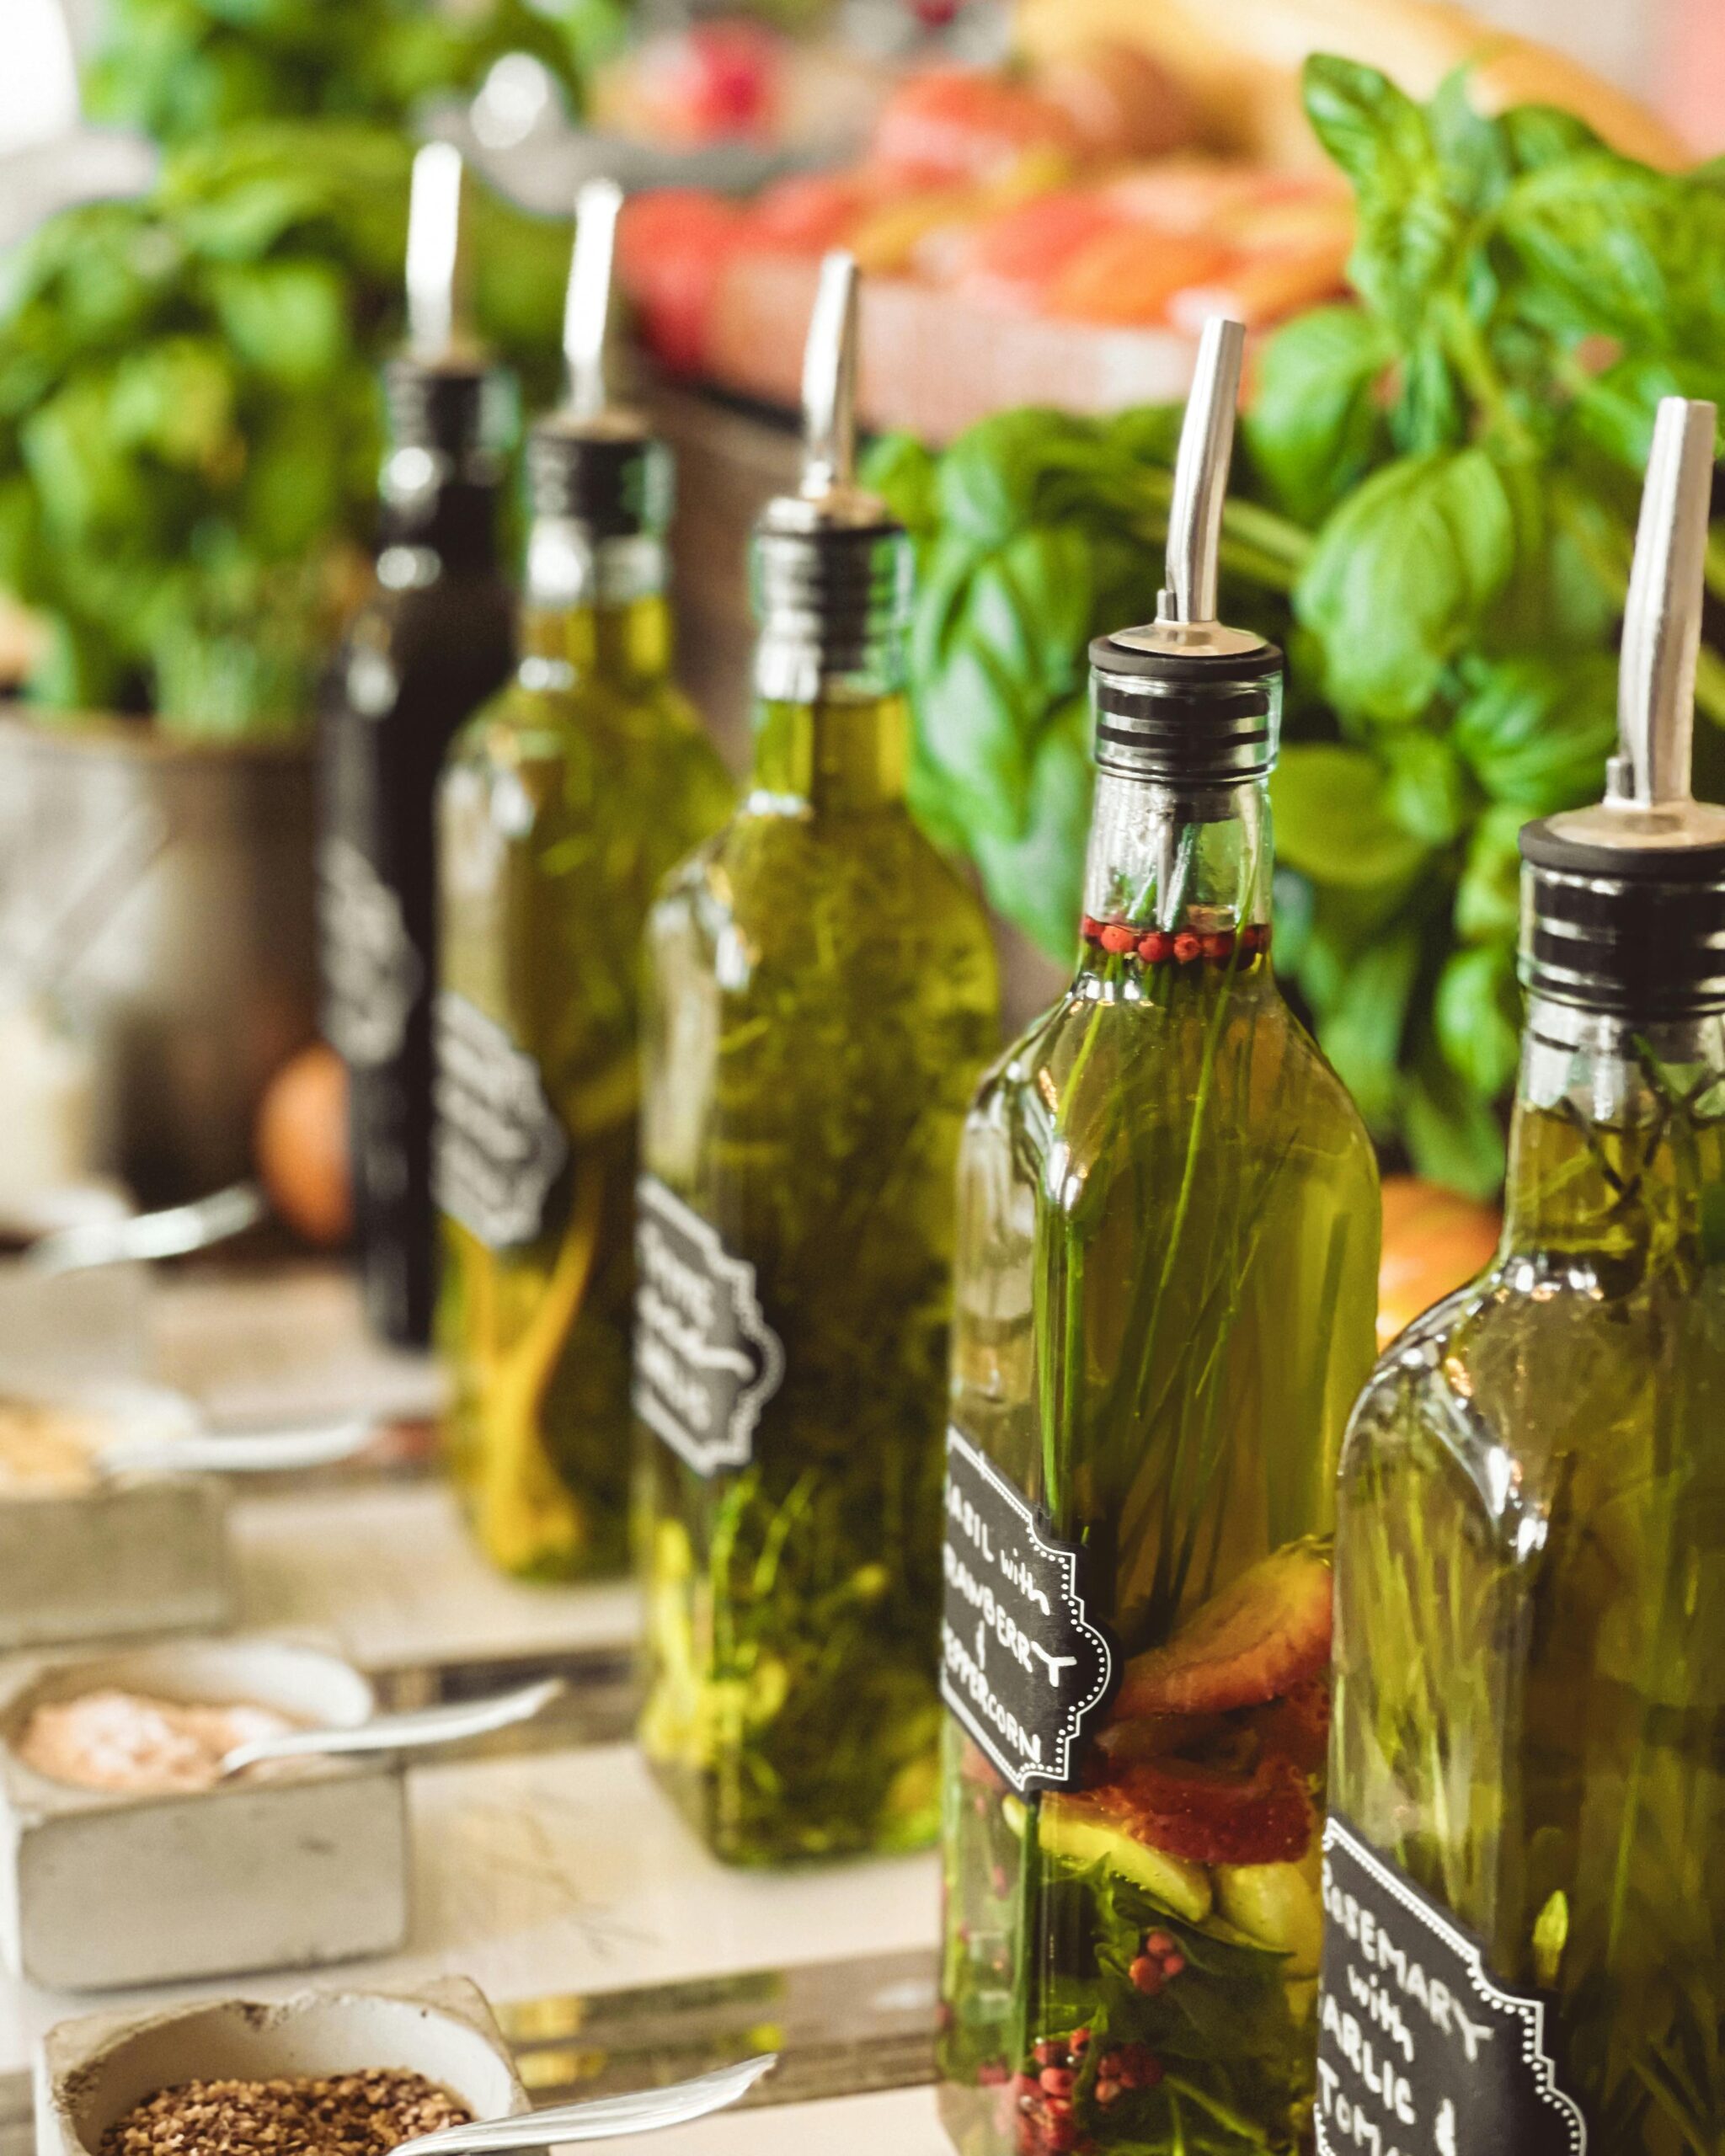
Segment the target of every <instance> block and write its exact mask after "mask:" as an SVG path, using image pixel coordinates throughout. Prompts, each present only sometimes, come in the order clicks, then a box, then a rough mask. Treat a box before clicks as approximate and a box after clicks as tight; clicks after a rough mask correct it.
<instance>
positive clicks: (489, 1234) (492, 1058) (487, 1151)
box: [436, 990, 569, 1250]
mask: <svg viewBox="0 0 1725 2156" xmlns="http://www.w3.org/2000/svg"><path fill="white" fill-rule="evenodd" d="M568 1158H569V1139H568V1138H567V1137H566V1136H565V1135H564V1134H563V1125H562V1124H561V1123H559V1122H558V1119H557V1117H556V1115H555V1114H554V1113H553V1109H552V1106H551V1103H550V1102H549V1101H548V1100H547V1098H546V1097H545V1086H544V1081H542V1078H541V1077H540V1075H539V1066H538V1065H537V1063H536V1062H535V1061H534V1060H533V1059H532V1057H531V1055H529V1054H526V1051H525V1050H524V1049H519V1048H517V1047H516V1046H515V1043H514V1042H513V1041H512V1040H511V1039H510V1037H509V1035H508V1034H507V1033H505V1031H504V1029H503V1027H501V1026H499V1024H498V1023H497V1022H496V1021H495V1020H494V1019H492V1018H488V1017H486V1016H485V1013H484V1012H483V1011H478V1010H476V1009H475V1008H474V1006H473V1005H472V1004H471V1003H469V1002H468V1001H467V998H466V997H465V996H464V995H454V994H452V993H451V991H450V990H444V992H443V993H442V994H441V995H440V996H439V997H438V999H437V1155H436V1183H437V1202H438V1203H439V1204H440V1205H441V1207H442V1209H443V1210H444V1211H445V1212H446V1213H447V1214H450V1216H451V1218H452V1219H457V1220H459V1221H460V1222H461V1224H462V1226H463V1227H464V1228H466V1229H467V1230H468V1231H469V1233H470V1234H473V1235H477V1236H478V1239H479V1241H481V1242H482V1243H483V1244H485V1245H486V1246H487V1247H488V1248H489V1249H491V1250H513V1249H517V1248H519V1247H520V1246H521V1245H522V1244H523V1243H531V1242H532V1241H536V1240H537V1237H538V1236H539V1235H541V1233H542V1231H543V1230H544V1226H545V1213H546V1207H547V1203H548V1202H549V1199H550V1197H551V1193H552V1191H553V1188H554V1187H555V1186H556V1183H557V1180H558V1177H559V1176H560V1175H561V1174H562V1173H563V1165H564V1163H565V1161H567V1160H568Z"/></svg>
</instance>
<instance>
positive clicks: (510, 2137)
mask: <svg viewBox="0 0 1725 2156" xmlns="http://www.w3.org/2000/svg"><path fill="white" fill-rule="evenodd" d="M777 2064H778V2053H777V2052H763V2053H762V2054H761V2057H758V2058H745V2059H744V2060H742V2061H740V2063H738V2064H737V2065H735V2066H724V2067H721V2068H719V2069H718V2072H717V2073H703V2074H701V2075H700V2076H698V2077H697V2079H695V2080H693V2081H674V2082H673V2083H672V2084H670V2087H669V2088H668V2089H638V2090H637V2091H635V2092H634V2093H633V2095H628V2096H594V2097H589V2098H588V2100H587V2101H586V2102H585V2103H582V2104H555V2105H552V2107H551V2108H550V2109H549V2110H548V2111H523V2112H522V2113H521V2116H520V2117H518V2118H510V2119H484V2120H482V2121H480V2122H479V2123H478V2125H475V2126H446V2127H440V2128H439V2130H438V2131H437V2132H435V2133H422V2134H420V2135H419V2137H418V2138H417V2139H416V2140H414V2141H404V2142H403V2143H402V2144H401V2146H400V2147H399V2148H398V2149H397V2150H396V2151H395V2156H497V2152H500V2151H503V2150H507V2149H515V2148H558V2147H560V2146H561V2145H562V2144H563V2143H564V2142H569V2141H609V2140H611V2138H612V2137H622V2135H624V2134H628V2133H656V2132H658V2130H659V2129H660V2127H666V2126H685V2125H686V2124H687V2123H688V2121H690V2120H691V2119H704V2118H706V2117H707V2116H708V2115H709V2114H710V2113H711V2112H713V2111H724V2110H726V2109H728V2108H729V2105H732V2104H734V2103H735V2102H736V2101H737V2100H738V2098H739V2097H740V2096H743V2095H747V2093H748V2091H749V2090H750V2089H752V2088H753V2087H754V2085H755V2084H756V2082H757V2081H759V2080H760V2079H761V2076H762V2075H763V2074H765V2073H771V2072H772V2069H773V2068H774V2067H776V2066H777Z"/></svg>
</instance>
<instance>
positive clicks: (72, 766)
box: [0, 717, 317, 1205]
mask: <svg viewBox="0 0 1725 2156" xmlns="http://www.w3.org/2000/svg"><path fill="white" fill-rule="evenodd" d="M313 813H314V811H313V782H312V755H311V752H310V751H309V750H306V749H299V750H281V749H258V748H230V747H225V746H222V747H209V746H204V745H191V744H184V743H178V742H174V741H171V740H168V739H163V737H161V736H160V735H158V734H157V733H156V732H155V731H154V730H153V729H152V728H150V727H148V726H146V725H142V724H139V723H128V722H126V721H124V720H106V719H99V718H96V719H89V720H84V721H80V722H78V723H76V724H73V725H65V724H61V725H56V726H54V727H44V726H40V725H33V724H30V723H28V722H26V721H24V720H23V719H21V718H15V717H14V718H0V943H4V944H7V945H14V944H20V943H21V944H28V943H29V942H31V941H32V940H33V936H34V933H35V924H38V923H40V921H41V920H42V919H43V918H44V917H45V915H47V914H49V913H51V912H53V911H55V910H57V908H58V906H59V905H60V904H61V900H62V899H63V898H64V897H65V896H67V894H71V893H72V892H74V891H75V890H76V889H77V887H78V886H79V884H80V883H81V882H83V881H84V880H85V879H87V878H88V876H89V874H90V873H91V871H92V868H93V867H94V866H95V865H96V864H97V863H99V862H100V860H101V859H102V857H103V856H104V851H105V852H107V853H109V854H111V853H112V852H113V850H114V846H115V834H116V833H118V832H121V831H123V830H145V831H147V832H148V833H149V834H150V835H151V837H152V844H153V845H154V847H155V851H154V852H153V857H151V858H148V859H147V864H146V865H142V866H141V867H139V869H138V870H137V872H136V873H135V874H133V875H131V876H130V877H126V876H124V875H122V876H121V878H120V880H119V888H118V889H116V890H111V891H110V892H109V894H108V897H107V899H106V901H105V902H104V903H99V904H97V905H94V906H93V907H89V908H87V909H86V915H85V922H84V925H83V932H82V933H81V934H80V935H79V936H78V937H77V939H76V942H74V944H73V945H72V955H71V957H70V958H69V961H68V963H67V964H65V965H64V966H63V967H62V968H61V969H60V971H61V979H60V980H59V981H58V982H56V984H55V985H56V990H57V991H58V992H59V993H61V995H63V998H64V1001H65V1003H66V1005H67V1008H68V1011H70V1013H71V1014H72V1019H73V1022H74V1023H75V1024H77V1026H78V1027H82V1028H83V1029H85V1030H87V1031H88V1035H89V1038H90V1039H91V1042H92V1044H93V1050H94V1054H95V1059H96V1065H97V1071H98V1091H99V1103H100V1107H99V1123H100V1127H101V1128H102V1129H103V1131H104V1147H103V1150H104V1154H105V1156H106V1157H105V1158H104V1160H103V1161H101V1162H100V1163H99V1165H100V1166H104V1167H105V1168H107V1169H109V1170H110V1171H113V1172H115V1173H117V1174H119V1175H120V1176H121V1177H124V1178H125V1179H126V1182H128V1183H130V1184H131V1187H132V1189H133V1191H134V1192H135V1193H136V1196H137V1198H139V1200H140V1201H141V1202H142V1203H146V1204H152V1205H155V1204H167V1203H174V1202H176V1201H178V1200H179V1199H182V1198H189V1197H192V1196H195V1195H197V1194H198V1193H201V1192H204V1191H207V1190H210V1189H211V1188H213V1187H216V1185H218V1184H221V1183H223V1182H229V1181H231V1180H232V1179H233V1178H234V1177H236V1176H238V1175H241V1174H243V1173H245V1172H246V1171H247V1170H248V1166H249V1163H250V1159H251V1144H252V1123H253V1119H254V1115H255V1113H256V1110H257V1106H258V1102H259V1097H260V1096H261V1094H262V1092H263V1090H264V1086H265V1084H266V1083H267V1082H268V1081H269V1079H270V1075H271V1074H272V1073H273V1072H274V1071H275V1070H277V1069H278V1068H279V1067H280V1065H281V1064H282V1063H283V1062H284V1061H285V1060H286V1059H287V1058H288V1057H289V1056H290V1055H291V1054H293V1052H294V1051H295V1050H296V1049H298V1048H300V1047H301V1046H302V1045H303V1044H304V1043H305V1042H307V1040H308V1039H310V1038H311V1037H312V1034H313V1033H314V1032H315V1031H316V1011H317V972H316V955H315V948H314V943H313V926H312V850H313ZM0 1113H3V1102H0Z"/></svg>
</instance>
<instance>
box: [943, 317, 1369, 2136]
mask: <svg viewBox="0 0 1725 2156" xmlns="http://www.w3.org/2000/svg"><path fill="white" fill-rule="evenodd" d="M1241 347H1242V332H1241V331H1240V329H1239V327H1238V325H1237V324H1235V323H1223V322H1220V321H1216V322H1212V323H1210V324H1209V325H1208V326H1207V328H1206V330H1205V333H1204V339H1203V341H1202V344H1201V349H1200V355H1199V371H1198V376H1197V380H1196V383H1195V386H1194V390H1193V393H1192V399H1191V402H1190V403H1189V404H1188V409H1187V414H1186V420H1185V424H1184V428H1183V433H1182V438H1181V443H1180V450H1179V456H1178V466H1177V472H1176V478H1175V486H1174V493H1173V499H1172V508H1171V513H1170V532H1169V542H1168V574H1167V587H1166V589H1165V590H1164V591H1163V594H1162V600H1161V604H1160V607H1159V610H1158V615H1157V618H1156V621H1155V622H1153V623H1151V624H1150V625H1149V626H1147V627H1143V628H1135V629H1129V630H1125V631H1123V632H1119V633H1118V634H1116V635H1114V636H1110V637H1104V638H1098V639H1097V642H1096V643H1093V644H1092V647H1091V663H1092V696H1093V702H1094V706H1095V711H1096V754H1097V767H1098V776H1097V795H1096V805H1095V810H1094V816H1093V821H1092V830H1091V840H1090V850H1089V858H1088V866H1087V873H1086V894H1085V907H1086V913H1085V917H1084V920H1083V922H1082V929H1081V945H1080V950H1079V954H1078V960H1077V967H1076V973H1075V974H1074V976H1073V979H1072V982H1071V986H1070V988H1069V989H1068V990H1066V992H1065V995H1063V996H1062V997H1061V999H1060V1001H1059V1002H1058V1003H1057V1004H1056V1005H1055V1006H1054V1008H1053V1009H1052V1010H1051V1011H1049V1013H1048V1014H1047V1016H1046V1017H1044V1018H1043V1019H1042V1020H1041V1021H1040V1022H1039V1023H1038V1024H1036V1025H1035V1026H1034V1027H1033V1028H1032V1029H1031V1031H1030V1032H1029V1033H1028V1034H1027V1035H1026V1036H1025V1037H1024V1038H1023V1039H1022V1040H1021V1041H1020V1042H1019V1043H1017V1046H1016V1047H1015V1048H1013V1049H1012V1050H1011V1051H1010V1053H1009V1054H1007V1057H1006V1058H1005V1059H1004V1060H1003V1061H1002V1062H1001V1064H1000V1065H998V1066H997V1068H996V1070H994V1071H993V1072H992V1073H991V1075H990V1077H989V1079H988V1081H986V1083H985V1085H984V1086H983V1087H982V1090H981V1091H980V1095H979V1097H978V1100H977V1102H976V1105H975V1107H974V1108H973V1110H972V1111H971V1113H970V1117H969V1121H968V1123H967V1124H966V1126H965V1131H964V1146H963V1150H962V1155H961V1162H960V1169H959V1209H960V1214H959V1218H960V1225H959V1263H958V1278H957V1286H956V1289H955V1309H954V1318H953V1389H952V1421H951V1427H950V1429H949V1431H948V1481H947V1497H946V1543H945V1550H944V1561H943V1571H944V1588H945V1606H944V1607H945V1614H944V1620H943V1630H942V1679H943V1691H944V1693H945V1696H946V1700H947V1702H948V1706H949V1708H950V1710H951V1712H950V1716H949V1721H948V1732H947V1740H946V1753H945V1774H944V1796H945V1809H944V1818H943V1844H944V1856H945V1887H946V1912H945V1931H944V1948H943V2025H942V2034H941V2037H940V2045H939V2065H940V2074H941V2082H942V2090H941V2101H942V2111H943V2117H944V2119H945V2121H946V2124H947V2127H948V2132H949V2133H950V2134H951V2136H952V2138H953V2142H954V2143H955V2144H956V2145H957V2147H958V2148H959V2149H960V2150H962V2151H964V2152H965V2156H1044V2152H1050V2153H1051V2156H1052V2153H1054V2152H1061V2151H1065V2150H1073V2149H1076V2150H1080V2151H1087V2150H1103V2151H1105V2150H1110V2149H1118V2150H1120V2151H1122V2152H1125V2151H1131V2152H1134V2156H1140V2152H1141V2156H1149V2153H1150V2152H1152V2151H1153V2152H1156V2156H1164V2153H1166V2156H1177V2152H1180V2151H1186V2152H1193V2156H1195V2152H1198V2151H1204V2152H1206V2156H1211V2153H1212V2152H1215V2156H1220V2152H1222V2151H1225V2150H1226V2151H1230V2152H1231V2151H1236V2150H1238V2151H1242V2152H1244V2151H1247V2150H1263V2149H1274V2150H1292V2149H1296V2148H1309V2147H1310V2145H1311V2144H1310V2134H1311V2099H1312V2085H1313V2072H1314V2052H1315V2049H1316V2020H1315V2003H1316V2002H1315V1995H1316V1976H1317V1967H1318V1945H1319V1934H1320V1915H1319V1901H1318V1871H1317V1865H1318V1837H1319V1832H1320V1827H1321V1822H1322V1805H1323V1796H1324V1786H1323V1769H1324V1752H1325V1738H1326V1734H1327V1717H1328V1688H1327V1669H1328V1662H1329V1650H1330V1614H1331V1612H1330V1605H1331V1577H1330V1542H1329V1537H1330V1533H1331V1529H1332V1505H1333V1492H1334V1486H1335V1473H1336V1464H1337V1460H1338V1452H1339V1447H1340V1443H1341V1438H1342V1431H1343V1423H1344V1421H1345V1418H1346V1416H1347V1412H1348V1407H1349V1406H1350V1405H1351V1403H1352V1401H1353V1400H1354V1396H1355V1395H1356V1392H1357V1390H1358V1388H1359V1385H1360V1383H1361V1381H1362V1380H1363V1378H1364V1376H1365V1373H1366V1372H1367V1371H1368V1370H1369V1369H1370V1363H1371V1357H1372V1351H1373V1326H1374V1311H1375V1275H1376V1269H1377V1247H1378V1192H1377V1173H1376V1166H1375V1161H1374V1158H1373V1155H1372V1150H1371V1147H1370V1142H1369V1140H1368V1139H1367V1137H1366V1134H1365V1129H1364V1128H1363V1127H1362V1125H1361V1123H1360V1120H1359V1116H1358V1114H1357V1113H1355V1110H1354V1106H1353V1103H1352V1102H1351V1101H1350V1100H1349V1099H1348V1095H1347V1094H1346V1092H1345V1091H1343V1087H1342V1086H1341V1084H1340V1082H1339V1081H1338V1079H1337V1078H1336V1076H1335V1075H1334V1073H1333V1072H1332V1070H1330V1069H1329V1067H1328V1065H1327V1064H1326V1063H1325V1062H1324V1060H1323V1059H1322V1056H1321V1055H1320V1054H1319V1053H1318V1051H1317V1049H1316V1047H1315V1046H1314V1045H1313V1043H1311V1040H1310V1039H1309V1038H1307V1036H1306V1033H1304V1032H1303V1031H1302V1029H1301V1028H1300V1025H1299V1024H1298V1022H1296V1020H1295V1017H1294V1016H1293V1014H1292V1013H1291V1012H1290V1010H1289V1008H1288V1006H1287V1004H1286V1003H1285V1001H1284V1000H1283V997H1282V995H1281V993H1280V991H1279V989H1278V987H1277V985H1276V982H1275V979H1274V974H1273V972H1272V967H1271V923H1270V914H1269V895H1270V873H1271V839H1270V817H1269V806H1268V776H1269V772H1270V770H1271V767H1272V765H1273V764H1274V759H1275V752H1276V740H1277V727H1278V722H1279V712H1280V698H1281V671H1280V670H1281V663H1282V662H1281V654H1280V652H1279V650H1277V649H1276V648H1275V647H1274V646H1273V645H1271V644H1268V643H1265V642H1264V641H1263V639H1262V638H1259V637H1258V636H1256V635H1253V634H1252V633H1251V632H1249V631H1245V630H1241V629H1235V628H1231V627H1226V626H1224V625H1222V624H1221V623H1220V622H1218V621H1217V619H1216V568H1215V562H1216V549H1217V542H1218V537H1219V534H1220V520H1221V515H1222V510H1223V495H1224V490H1225V488H1226V478H1227V471H1228V465H1229V461H1230V456H1231V447H1232V439H1233V427H1234V414H1235V407H1236V398H1237V389H1238V382H1239V371H1240V356H1241Z"/></svg>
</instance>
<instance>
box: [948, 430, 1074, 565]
mask: <svg viewBox="0 0 1725 2156" xmlns="http://www.w3.org/2000/svg"><path fill="white" fill-rule="evenodd" d="M1107 462H1108V460H1107V453H1106V450H1105V448H1104V446H1103V440H1102V436H1101V433H1100V430H1098V429H1097V427H1096V425H1095V424H1093V423H1092V422H1091V421H1087V420H1083V419H1072V418H1071V417H1070V416H1068V414H1065V413H1063V412H1053V411H1048V410H1044V409H1043V408H1040V407H1039V406H1034V405H1032V406H1028V407H1026V408H1024V409H1023V410H1020V411H1014V412H1001V413H997V414H995V415H994V416H993V417H992V418H991V419H983V420H980V421H979V422H978V424H976V425H975V426H974V427H971V428H969V429H968V430H966V431H965V432H964V434H962V435H959V439H958V440H957V441H955V442H954V443H953V446H952V447H951V448H950V449H949V450H948V451H947V453H946V455H945V456H944V457H943V459H942V460H941V467H940V483H939V498H940V510H941V515H942V517H943V520H944V521H945V523H946V525H947V526H948V529H949V530H951V531H955V532H959V533H963V534H964V536H967V537H969V538H970V539H973V540H977V541H981V542H985V543H987V544H991V545H998V544H1000V543H1001V542H1002V541H1005V540H1007V539H1010V538H1011V537H1012V535H1013V534H1014V533H1015V532H1017V531H1022V530H1023V527H1024V526H1026V525H1027V524H1029V523H1032V522H1033V521H1034V520H1035V519H1036V515H1037V510H1038V505H1039V492H1040V489H1041V488H1043V486H1044V484H1045V483H1046V481H1047V478H1048V474H1049V471H1050V469H1051V468H1058V467H1061V466H1066V467H1077V468H1081V469H1085V470H1092V469H1093V470H1095V471H1096V472H1103V471H1104V470H1105V469H1106V467H1107Z"/></svg>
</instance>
